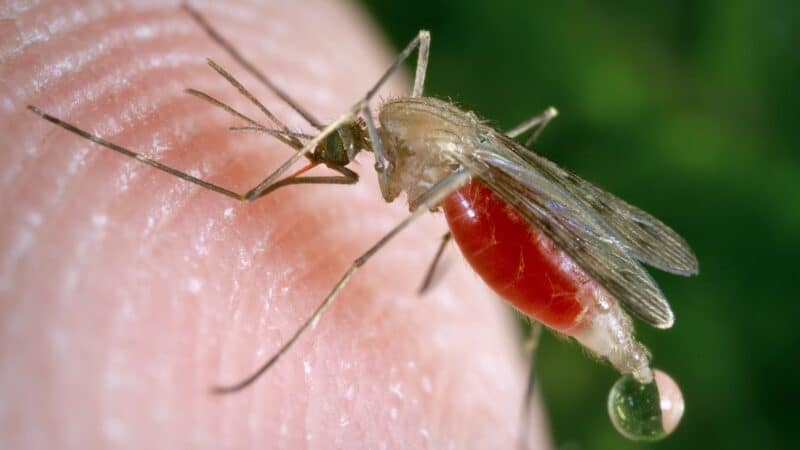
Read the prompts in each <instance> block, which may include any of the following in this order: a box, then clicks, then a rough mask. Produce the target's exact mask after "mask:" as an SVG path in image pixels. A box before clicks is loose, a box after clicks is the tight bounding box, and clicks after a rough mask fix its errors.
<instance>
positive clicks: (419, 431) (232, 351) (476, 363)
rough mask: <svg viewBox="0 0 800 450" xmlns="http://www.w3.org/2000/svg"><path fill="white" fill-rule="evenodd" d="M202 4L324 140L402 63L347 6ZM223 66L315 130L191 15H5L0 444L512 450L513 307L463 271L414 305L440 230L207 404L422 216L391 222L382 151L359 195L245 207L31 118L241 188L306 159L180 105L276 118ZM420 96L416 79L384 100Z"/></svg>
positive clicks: (519, 393)
mask: <svg viewBox="0 0 800 450" xmlns="http://www.w3.org/2000/svg"><path fill="white" fill-rule="evenodd" d="M262 3H263V4H262ZM256 4H257V5H258V6H256ZM193 5H194V6H195V7H196V8H197V9H199V10H201V11H202V12H203V13H204V14H205V15H206V16H207V17H208V18H209V20H210V21H211V22H212V23H213V24H214V25H215V27H217V28H218V29H219V30H220V31H221V32H222V33H223V34H224V35H225V36H226V37H228V38H229V40H231V41H232V42H233V43H234V44H235V45H236V46H237V47H238V48H240V49H241V50H242V51H243V53H244V54H245V55H247V56H248V58H250V59H251V60H252V61H253V62H254V63H255V65H256V66H257V67H259V68H261V69H262V70H263V71H264V72H265V73H266V74H267V75H268V76H270V77H271V78H272V79H273V81H274V82H275V83H276V84H278V85H279V86H281V87H282V88H284V89H285V90H286V91H287V92H288V93H290V94H291V95H293V96H294V97H295V98H296V99H297V100H298V102H299V103H300V104H302V105H303V106H304V107H305V108H306V109H307V110H308V111H310V112H312V113H314V114H315V115H316V116H317V117H319V118H320V120H322V121H323V122H324V121H327V120H331V119H333V118H335V117H336V116H337V115H338V114H339V113H340V112H342V111H343V110H344V109H345V108H346V107H348V106H349V105H351V104H352V103H353V102H354V101H356V100H357V99H358V98H359V97H360V96H361V95H363V93H364V92H365V91H366V90H367V89H368V88H369V87H370V86H371V84H372V83H373V82H374V81H375V80H376V79H377V78H378V76H379V75H380V74H381V72H382V71H383V70H384V69H385V68H386V67H387V66H388V64H389V63H390V61H391V57H392V55H393V52H392V51H390V50H389V49H388V46H387V45H385V43H384V42H383V40H382V39H381V37H380V34H379V33H378V31H377V30H376V29H375V28H374V27H373V26H371V25H370V24H369V20H368V19H367V17H366V16H365V15H364V14H363V13H362V12H361V11H360V10H358V8H357V7H355V6H353V5H350V4H347V3H340V2H328V1H309V2H305V1H304V2H252V3H244V2H225V4H224V5H223V3H220V2H194V3H193ZM411 37H412V36H409V39H410V38H411ZM433 42H434V46H433V52H432V55H431V64H432V65H433V64H436V51H435V42H436V41H435V36H434V41H433ZM206 57H211V58H214V59H215V61H217V62H218V63H219V64H221V65H222V66H223V67H226V68H227V69H228V70H230V71H231V72H232V73H233V74H234V75H236V76H237V77H239V78H240V80H241V81H242V82H243V83H244V84H245V85H246V86H248V87H251V88H252V90H253V92H254V93H255V94H256V96H257V97H258V98H259V99H262V101H263V102H264V103H265V104H266V105H267V106H268V107H269V108H271V109H272V110H273V112H274V113H275V114H276V115H277V116H278V117H280V118H282V119H284V120H285V121H286V122H287V124H288V125H289V126H290V127H291V128H292V129H297V130H303V131H306V132H310V131H311V128H310V127H308V126H307V125H306V124H304V123H303V121H302V119H301V118H300V117H299V116H298V115H297V114H294V113H293V112H292V111H291V110H290V109H289V108H288V107H287V106H286V105H285V104H283V103H281V102H280V101H279V100H278V99H277V98H276V97H275V96H274V95H272V94H271V93H269V92H268V91H267V90H266V89H265V88H263V87H261V86H260V85H258V83H257V82H256V81H255V80H254V79H253V78H252V77H250V76H248V75H246V74H245V72H244V71H243V70H242V69H240V68H239V67H238V66H236V65H235V64H234V63H233V61H232V60H231V59H230V58H229V57H227V56H226V55H225V54H224V53H223V51H222V50H220V49H219V48H218V47H217V46H216V45H215V44H214V43H213V42H212V41H211V40H210V39H209V38H208V37H207V36H206V35H205V34H204V33H203V32H202V30H200V29H199V28H198V27H197V26H196V25H195V23H194V22H192V21H191V20H190V19H189V18H188V16H187V15H186V13H185V12H183V11H182V10H181V9H180V8H179V4H169V5H162V4H160V2H146V1H141V2H116V3H111V2H105V1H93V2H92V1H72V2H67V1H52V2H39V3H37V2H14V3H7V4H5V5H0V135H2V136H3V138H2V141H1V142H0V146H2V149H0V211H2V212H1V213H0V214H1V217H2V221H0V361H2V363H1V364H0V447H2V448H81V449H86V448H137V449H138V448H210V449H212V448H213V449H220V448H222V449H239V448H276V449H296V448H320V449H322V448H324V449H328V448H348V449H357V448H373V449H374V448H435V449H444V448H476V449H477V448H512V447H513V446H514V445H515V442H516V440H517V437H518V436H517V430H518V425H519V412H520V408H521V402H522V399H523V391H524V383H525V371H526V367H525V359H524V358H523V354H522V351H521V350H520V345H519V339H518V336H517V333H516V328H515V327H514V324H513V316H512V314H511V313H510V311H509V309H508V307H506V306H505V305H504V304H503V303H501V302H500V301H498V300H497V299H496V298H495V297H494V296H493V295H491V294H490V293H489V291H488V289H487V288H486V287H485V286H483V285H482V283H481V282H480V280H479V279H478V277H477V276H476V275H474V274H473V273H471V272H470V270H469V269H468V268H467V266H466V264H465V263H464V262H463V260H462V258H461V256H460V255H459V254H458V252H457V251H455V250H454V249H449V250H448V252H447V256H446V258H445V262H444V267H446V269H447V272H446V274H444V275H443V276H441V277H440V281H439V282H438V283H437V285H436V287H435V288H434V289H433V290H432V291H431V292H430V293H428V294H427V295H426V296H424V297H418V296H417V295H416V288H417V286H418V283H419V282H420V281H421V280H422V277H423V275H424V272H425V269H426V268H427V264H428V263H429V261H430V258H432V256H433V254H434V252H435V250H436V246H437V244H438V242H439V238H440V236H441V234H442V233H443V232H444V230H445V223H444V220H443V218H442V217H441V216H440V215H431V216H426V217H424V218H423V219H421V220H420V221H419V222H418V223H416V224H414V225H413V226H412V227H411V228H409V229H407V230H405V231H404V232H403V233H402V234H400V235H399V236H398V237H397V238H396V239H395V240H394V241H393V242H392V243H391V244H390V245H388V246H387V247H386V248H385V249H384V250H383V251H381V252H380V253H379V254H378V256H376V257H375V258H374V259H373V260H371V261H370V262H369V263H368V264H367V265H366V266H365V267H364V269H363V270H362V271H360V272H358V273H357V275H356V277H355V279H354V281H353V282H352V283H351V284H350V285H349V286H348V287H347V288H346V289H345V291H344V292H343V293H342V295H341V297H340V298H339V300H337V302H336V303H335V304H334V305H333V306H332V307H331V309H330V310H329V312H328V314H327V315H326V316H325V317H324V318H323V319H322V321H321V322H320V323H319V325H318V327H317V328H316V329H315V330H313V331H312V332H311V333H309V334H307V335H306V336H304V337H303V338H302V339H301V340H300V341H299V343H298V344H297V345H296V346H295V348H294V349H293V350H291V352H290V353H288V354H287V355H286V356H285V357H284V358H283V359H282V360H281V361H280V362H279V363H278V364H277V365H276V366H275V367H274V369H272V370H271V371H270V372H268V373H267V374H266V375H265V376H264V377H263V378H262V379H260V380H259V381H258V382H257V383H255V384H254V385H253V386H251V387H250V388H248V389H246V390H245V391H243V392H241V393H238V394H234V395H230V396H226V397H215V396H212V395H210V394H209V393H208V389H209V387H210V386H211V385H213V384H216V383H230V382H234V381H238V380H239V379H240V378H241V377H243V376H245V375H247V374H249V373H250V372H251V371H252V370H253V369H254V368H255V367H257V366H258V365H259V364H260V363H261V362H263V361H264V360H265V359H266V358H267V357H268V356H269V355H270V354H271V353H272V352H273V351H274V350H275V349H277V348H278V346H279V345H280V344H281V343H283V342H285V340H286V339H287V338H288V337H289V336H290V334H291V333H292V332H293V331H294V330H295V329H296V328H297V327H298V326H299V325H300V324H301V322H302V321H303V320H304V319H305V318H306V317H307V316H308V314H310V312H311V311H312V310H313V308H314V307H315V306H316V305H317V304H318V303H319V301H321V299H322V298H323V297H324V295H325V294H326V292H327V291H328V290H329V289H330V288H331V287H332V286H333V284H334V283H335V281H336V280H337V279H338V277H339V276H340V275H341V273H342V272H343V271H344V270H345V269H346V268H347V266H348V265H349V264H350V262H351V261H352V260H353V259H354V258H356V257H357V256H358V255H359V254H361V253H362V252H363V251H365V250H366V249H367V248H368V247H369V246H370V245H371V244H372V243H373V242H374V241H376V240H377V239H379V238H380V237H381V236H382V235H383V234H384V233H385V232H386V231H388V230H389V229H390V228H391V226H392V225H393V224H394V223H396V222H398V221H399V220H401V219H402V217H404V215H405V214H406V213H407V208H406V205H405V204H404V200H402V201H398V202H396V203H395V204H392V205H387V204H385V203H384V202H383V201H382V199H381V196H380V193H379V190H378V187H377V183H376V176H375V174H374V171H373V170H372V169H371V167H372V164H373V160H372V157H371V155H369V154H365V155H361V157H360V159H359V161H360V164H359V165H358V167H356V170H357V171H358V172H359V173H360V174H361V176H362V181H361V182H360V183H359V184H358V185H356V186H294V187H289V188H285V189H281V190H278V191H276V192H275V193H274V194H272V195H269V196H267V197H266V198H264V199H261V200H259V201H257V202H255V203H252V204H239V203H237V202H235V201H233V200H231V199H229V198H226V197H223V196H221V195H219V194H217V193H213V192H209V191H206V190H203V189H201V188H198V187H197V186H194V185H191V184H189V183H186V182H184V181H181V180H178V179H176V178H173V177H171V176H168V175H166V174H163V173H160V172H157V171H155V170H154V169H152V168H149V167H146V166H144V165H141V164H137V163H136V162H135V161H132V160H130V159H126V158H123V157H122V156H120V155H118V154H114V153H112V152H110V151H108V150H106V149H102V148H100V147H98V146H96V145H93V144H90V143H88V142H86V141H85V140H82V139H80V138H78V137H76V136H74V135H72V134H70V133H68V132H66V131H64V130H62V129H60V128H57V127H55V126H54V125H52V124H49V123H47V122H45V121H44V120H41V119H40V118H38V117H37V116H35V115H33V114H32V113H30V112H29V111H28V110H26V109H25V107H26V105H28V104H34V105H36V106H38V107H40V108H42V109H43V110H45V111H47V112H48V113H51V114H53V115H55V116H58V117H61V118H63V119H65V120H68V121H70V122H72V123H74V124H76V125H78V126H81V127H83V128H85V129H88V130H91V131H93V132H95V133H97V134H100V135H102V136H104V137H106V138H107V139H109V140H111V141H113V142H116V143H119V144H121V145H124V146H126V147H128V148H131V149H134V150H137V151H142V152H144V153H146V154H148V155H150V156H152V157H154V158H155V159H157V160H159V161H161V162H164V163H166V164H170V165H173V166H174V167H177V168H180V169H182V170H185V171H188V172H189V173H191V174H194V175H197V176H200V177H201V178H203V179H206V180H209V181H212V182H215V183H218V184H220V185H222V186H225V187H227V188H230V189H233V190H235V191H237V192H243V191H245V190H247V189H249V188H250V187H252V186H253V185H255V184H256V183H257V182H258V181H260V180H261V179H263V178H264V177H265V176H266V175H267V174H268V173H269V172H270V171H271V170H272V169H274V168H275V167H277V166H278V165H279V164H280V163H281V162H282V161H283V160H285V159H286V158H288V157H289V156H290V155H291V152H292V150H291V149H290V148H288V147H286V146H284V145H283V144H281V143H280V142H277V141H276V140H274V139H272V138H270V137H268V136H263V135H257V134H254V133H252V132H231V131H229V130H228V129H227V128H228V127H229V126H232V125H240V124H241V123H240V122H238V121H237V120H235V119H233V118H232V117H230V116H228V115H226V114H225V113H222V112H220V111H219V110H216V109H215V108H213V107H212V106H210V105H208V104H206V103H204V102H202V101H200V100H198V99H196V98H194V97H191V96H189V95H186V94H185V93H184V92H183V90H184V89H185V88H188V87H192V88H196V89H200V90H204V91H207V92H209V93H210V94H212V95H214V96H216V97H218V98H220V99H222V100H223V101H225V102H228V103H230V104H231V105H233V106H235V107H237V108H240V109H242V110H243V111H245V112H247V113H248V114H250V115H252V116H253V117H258V118H259V119H261V116H259V112H258V110H257V109H255V108H253V107H252V106H251V105H249V104H247V103H246V101H245V100H244V99H243V98H242V97H241V96H240V95H238V93H237V92H236V91H235V89H233V88H232V87H231V86H229V85H228V84H227V83H226V82H225V81H224V80H223V79H222V78H220V77H219V76H218V75H217V74H216V73H214V72H213V71H212V70H211V69H210V68H208V67H207V66H206V65H205V58H206ZM409 88H410V86H409V84H408V82H407V81H406V80H404V79H403V77H402V76H397V77H395V78H393V80H392V82H390V83H389V86H388V87H387V88H385V89H384V90H383V91H382V94H383V96H384V98H386V97H389V96H391V95H393V94H394V95H400V94H402V93H406V92H407V91H408V89H409ZM376 107H377V104H376ZM313 173H317V174H323V173H325V170H324V169H315V171H314V172H313ZM544 429H545V428H544V426H543V422H542V418H541V414H540V413H539V411H538V408H535V412H534V415H533V417H532V420H531V424H530V425H529V426H528V430H529V431H530V433H531V439H532V441H531V442H532V445H531V448H537V449H538V448H547V447H548V446H549V444H548V442H547V439H546V437H545V434H546V433H545V432H544V431H543V430H544Z"/></svg>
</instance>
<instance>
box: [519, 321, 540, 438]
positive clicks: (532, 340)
mask: <svg viewBox="0 0 800 450" xmlns="http://www.w3.org/2000/svg"><path fill="white" fill-rule="evenodd" d="M541 335H542V324H541V323H539V322H535V321H534V322H531V334H530V336H529V337H528V341H527V347H528V350H529V352H530V354H531V364H530V369H529V370H528V383H527V384H526V387H525V399H524V403H523V404H522V416H521V417H520V430H519V439H520V440H519V448H520V450H528V449H529V448H530V447H529V445H528V435H529V430H528V426H529V423H530V417H531V408H532V407H533V393H534V388H535V387H536V350H537V349H538V348H539V338H540V337H541Z"/></svg>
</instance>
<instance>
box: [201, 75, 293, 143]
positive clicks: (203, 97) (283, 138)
mask: <svg viewBox="0 0 800 450" xmlns="http://www.w3.org/2000/svg"><path fill="white" fill-rule="evenodd" d="M186 93H187V94H189V95H193V96H195V97H197V98H199V99H201V100H205V101H206V102H208V103H211V104H212V105H214V106H216V107H218V108H221V109H223V110H225V111H226V112H227V113H229V114H231V115H232V116H234V117H238V118H240V119H242V120H244V121H245V122H247V123H250V124H252V125H253V126H252V128H255V129H258V130H259V131H262V132H265V133H267V134H269V135H271V136H273V137H275V138H276V139H278V140H279V141H281V142H283V143H284V144H286V145H288V146H289V147H292V148H294V149H296V150H299V149H301V148H302V147H303V144H302V143H301V142H300V141H298V140H297V138H295V137H294V136H292V135H291V134H292V132H291V131H289V130H281V131H278V130H272V129H270V128H267V127H265V126H264V125H262V124H261V123H259V122H257V121H256V120H255V119H252V118H250V117H249V116H247V115H245V114H244V113H242V112H240V111H238V110H236V109H235V108H234V107H232V106H230V105H228V104H227V103H225V102H223V101H222V100H219V99H217V98H216V97H212V96H211V95H210V94H206V93H205V92H203V91H198V90H197V89H186ZM287 135H288V136H289V137H291V138H292V139H288V138H287V137H286V136H287Z"/></svg>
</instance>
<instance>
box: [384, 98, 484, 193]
mask: <svg viewBox="0 0 800 450" xmlns="http://www.w3.org/2000/svg"><path fill="white" fill-rule="evenodd" d="M378 121H379V123H380V125H381V128H380V130H379V133H380V137H381V142H382V143H383V150H384V153H385V156H386V159H387V163H388V164H387V167H386V169H385V172H384V173H383V174H382V175H383V176H384V177H385V179H386V180H388V181H387V183H386V185H385V186H384V184H383V183H381V184H382V185H381V190H382V193H383V197H384V199H386V201H388V202H391V201H393V200H394V199H395V198H397V196H398V195H400V193H401V192H405V193H406V195H407V196H408V200H409V202H413V200H414V199H416V198H418V197H419V196H420V195H421V194H423V193H424V192H426V191H427V190H428V189H430V188H431V186H433V185H434V184H436V183H437V182H438V181H440V180H442V179H443V178H445V177H446V176H447V175H449V174H450V173H452V172H453V171H454V170H456V169H457V168H458V166H459V164H458V162H457V161H456V160H455V159H453V157H452V156H451V155H452V154H453V153H462V152H469V151H471V150H472V149H473V148H475V147H476V146H477V145H478V143H479V138H478V135H479V133H478V131H479V129H480V127H481V123H480V121H479V120H478V118H477V116H475V114H473V113H471V112H467V111H463V110H461V109H459V108H458V107H456V106H455V105H453V104H452V103H448V102H445V101H442V100H438V99H435V98H430V97H401V98H396V99H393V100H389V101H387V102H386V103H384V104H383V105H382V106H381V109H380V113H379V115H378Z"/></svg>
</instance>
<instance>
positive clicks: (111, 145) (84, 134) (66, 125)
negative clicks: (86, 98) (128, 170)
mask: <svg viewBox="0 0 800 450" xmlns="http://www.w3.org/2000/svg"><path fill="white" fill-rule="evenodd" d="M28 109H29V110H31V111H32V112H33V113H35V114H37V115H39V116H40V117H42V118H43V119H44V120H47V121H48V122H51V123H53V124H56V125H58V126H60V127H61V128H63V129H65V130H67V131H70V132H72V133H75V134H77V135H78V136H80V137H82V138H84V139H86V140H88V141H91V142H94V143H95V144H98V145H102V146H103V147H105V148H107V149H109V150H113V151H115V152H117V153H121V154H123V155H125V156H127V157H129V158H133V159H135V160H137V161H139V162H141V163H144V164H147V165H148V166H150V167H154V168H156V169H158V170H160V171H162V172H166V173H168V174H170V175H173V176H176V177H178V178H180V179H182V180H185V181H188V182H190V183H194V184H196V185H198V186H200V187H203V188H205V189H209V190H212V191H214V192H218V193H220V194H222V195H226V196H228V197H230V198H233V199H236V200H242V196H241V195H240V194H237V193H236V192H233V191H231V190H228V189H225V188H224V187H221V186H218V185H216V184H213V183H209V182H208V181H204V180H201V179H199V178H196V177H193V176H191V175H189V174H188V173H185V172H181V171H179V170H177V169H175V168H172V167H170V166H167V165H165V164H162V163H160V162H158V161H155V160H153V159H150V158H148V157H147V156H144V155H143V154H141V153H137V152H134V151H132V150H129V149H127V148H125V147H122V146H120V145H117V144H115V143H113V142H110V141H107V140H105V139H103V138H101V137H100V136H96V135H94V134H91V133H89V132H88V131H84V130H82V129H80V128H78V127H76V126H75V125H72V124H71V123H68V122H65V121H63V120H61V119H59V118H57V117H53V116H51V115H50V114H47V113H45V112H44V111H42V110H41V109H39V108H37V107H35V106H32V105H28Z"/></svg>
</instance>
